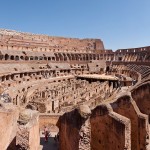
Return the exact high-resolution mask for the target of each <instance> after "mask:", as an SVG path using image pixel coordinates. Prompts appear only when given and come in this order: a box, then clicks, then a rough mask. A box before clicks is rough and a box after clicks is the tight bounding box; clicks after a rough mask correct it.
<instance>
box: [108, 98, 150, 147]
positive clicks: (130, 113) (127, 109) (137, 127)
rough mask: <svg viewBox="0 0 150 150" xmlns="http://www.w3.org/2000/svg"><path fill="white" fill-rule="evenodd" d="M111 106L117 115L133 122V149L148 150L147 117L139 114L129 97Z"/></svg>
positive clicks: (120, 99)
mask: <svg viewBox="0 0 150 150" xmlns="http://www.w3.org/2000/svg"><path fill="white" fill-rule="evenodd" d="M111 105H112V108H113V110H114V111H115V112H116V113H118V114H121V115H123V116H125V117H127V118H129V119H130V120H131V149H133V150H134V149H136V150H141V149H143V150H146V138H147V128H148V126H147V122H146V119H147V117H146V116H144V115H143V114H141V113H140V112H139V110H138V108H137V106H136V103H134V102H133V101H132V100H131V98H130V97H129V96H124V97H121V98H119V99H118V100H117V101H115V102H113V103H112V104H111Z"/></svg>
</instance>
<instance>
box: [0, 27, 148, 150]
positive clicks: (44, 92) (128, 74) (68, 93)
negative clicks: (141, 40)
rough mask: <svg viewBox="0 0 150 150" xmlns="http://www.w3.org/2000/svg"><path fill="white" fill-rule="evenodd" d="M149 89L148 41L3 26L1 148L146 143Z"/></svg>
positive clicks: (90, 149) (86, 148)
mask: <svg viewBox="0 0 150 150" xmlns="http://www.w3.org/2000/svg"><path fill="white" fill-rule="evenodd" d="M149 96H150V46H146V47H139V48H128V49H118V50H116V51H112V50H107V49H105V48H104V44H103V42H102V41H101V40H100V39H77V38H64V37H53V36H47V35H39V34H31V33H23V32H16V31H12V30H5V29H1V30H0V150H41V149H43V150H46V149H48V150H54V149H56V150H57V149H59V150H150V97H149ZM45 126H47V127H48V128H49V130H50V132H58V131H59V142H58V143H57V145H58V146H57V148H55V145H47V146H46V147H45V143H44V144H43V143H42V142H41V140H42V136H41V134H42V133H41V132H42V131H43V128H44V127H45ZM49 138H51V137H49ZM58 147H59V148H58Z"/></svg>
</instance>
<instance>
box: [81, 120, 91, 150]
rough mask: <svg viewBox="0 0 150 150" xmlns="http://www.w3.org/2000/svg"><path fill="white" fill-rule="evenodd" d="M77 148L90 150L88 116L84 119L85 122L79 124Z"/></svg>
mask: <svg viewBox="0 0 150 150" xmlns="http://www.w3.org/2000/svg"><path fill="white" fill-rule="evenodd" d="M79 134H80V140H79V150H91V145H90V139H91V125H90V119H89V117H88V118H87V119H86V120H85V123H84V124H83V125H82V126H81V129H80V131H79Z"/></svg>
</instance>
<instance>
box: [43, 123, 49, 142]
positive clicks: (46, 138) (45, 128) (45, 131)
mask: <svg viewBox="0 0 150 150" xmlns="http://www.w3.org/2000/svg"><path fill="white" fill-rule="evenodd" d="M44 135H45V142H48V136H49V132H48V128H47V127H46V126H45V127H44Z"/></svg>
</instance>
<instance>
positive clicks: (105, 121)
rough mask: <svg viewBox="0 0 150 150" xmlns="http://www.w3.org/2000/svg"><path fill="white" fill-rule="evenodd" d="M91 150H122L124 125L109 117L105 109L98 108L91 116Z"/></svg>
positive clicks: (123, 145)
mask: <svg viewBox="0 0 150 150" xmlns="http://www.w3.org/2000/svg"><path fill="white" fill-rule="evenodd" d="M91 147H92V150H99V149H101V150H112V149H114V150H123V149H124V147H125V125H124V124H122V123H121V122H119V121H117V120H115V119H114V118H112V117H111V116H110V115H109V112H108V110H107V108H106V107H103V106H99V107H97V108H95V109H94V110H93V111H92V115H91Z"/></svg>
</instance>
